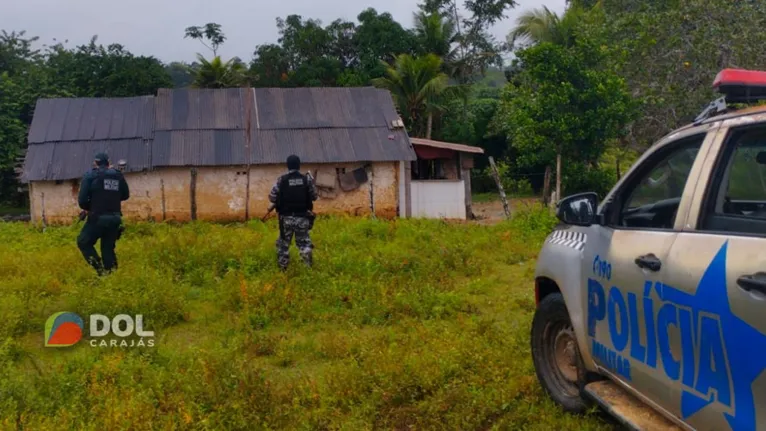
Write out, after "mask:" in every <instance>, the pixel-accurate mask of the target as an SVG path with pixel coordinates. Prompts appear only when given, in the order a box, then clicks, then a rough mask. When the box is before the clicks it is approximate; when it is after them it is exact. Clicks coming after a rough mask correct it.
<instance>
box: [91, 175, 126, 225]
mask: <svg viewBox="0 0 766 431" xmlns="http://www.w3.org/2000/svg"><path fill="white" fill-rule="evenodd" d="M121 178H122V174H120V173H119V172H117V171H116V170H114V169H99V170H98V172H97V173H96V178H94V179H93V182H92V183H91V185H90V193H91V195H90V212H91V213H93V214H95V215H98V214H107V213H119V212H120V211H121V210H122V207H121V203H122V199H121V197H122V194H121V193H120V179H121Z"/></svg>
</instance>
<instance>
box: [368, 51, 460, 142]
mask: <svg viewBox="0 0 766 431" xmlns="http://www.w3.org/2000/svg"><path fill="white" fill-rule="evenodd" d="M442 66H443V62H442V59H441V58H439V56H437V55H436V54H427V55H424V56H420V57H413V56H411V55H409V54H401V55H399V56H398V57H396V61H395V62H394V65H393V66H390V65H388V64H386V73H385V76H384V77H382V78H376V79H374V80H373V85H375V86H376V87H378V88H383V89H386V90H388V91H390V92H391V95H392V97H393V98H394V101H395V102H396V104H397V106H398V107H399V112H401V113H402V114H403V115H405V116H406V117H407V119H408V120H409V122H410V125H411V126H412V127H413V129H414V128H415V127H418V131H419V132H421V133H418V134H420V135H421V136H422V131H423V130H422V129H423V125H422V119H423V116H426V125H425V137H426V139H431V130H432V128H433V114H434V113H436V112H439V111H442V110H443V109H444V106H443V105H442V101H443V100H444V99H445V98H446V97H447V96H449V95H451V94H450V93H460V92H461V91H464V90H463V89H462V87H455V86H450V85H449V77H448V76H447V74H446V73H444V72H443V71H442Z"/></svg>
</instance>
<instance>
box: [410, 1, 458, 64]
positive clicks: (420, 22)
mask: <svg viewBox="0 0 766 431" xmlns="http://www.w3.org/2000/svg"><path fill="white" fill-rule="evenodd" d="M414 32H415V36H416V37H417V40H418V54H420V55H425V54H436V55H437V56H439V57H440V58H441V59H442V61H443V62H444V63H445V64H451V63H452V62H453V61H455V59H457V57H458V52H457V47H456V46H455V43H456V42H457V40H458V38H457V26H456V23H455V20H454V19H453V18H451V17H449V16H444V15H443V14H442V13H440V12H431V13H425V12H423V11H420V12H418V13H416V14H415V28H414Z"/></svg>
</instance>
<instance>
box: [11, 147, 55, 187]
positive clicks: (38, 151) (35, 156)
mask: <svg viewBox="0 0 766 431" xmlns="http://www.w3.org/2000/svg"><path fill="white" fill-rule="evenodd" d="M54 147H55V145H54V144H47V145H30V146H28V147H27V154H26V157H25V158H24V169H23V172H22V174H21V178H20V179H21V182H22V183H27V182H29V181H40V180H45V179H49V177H48V167H49V166H50V164H51V161H52V160H53V149H54Z"/></svg>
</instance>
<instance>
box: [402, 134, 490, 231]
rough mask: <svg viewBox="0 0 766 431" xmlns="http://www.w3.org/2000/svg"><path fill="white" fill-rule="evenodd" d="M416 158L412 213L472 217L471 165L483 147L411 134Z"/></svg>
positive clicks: (432, 216)
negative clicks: (416, 136) (423, 137)
mask: <svg viewBox="0 0 766 431" xmlns="http://www.w3.org/2000/svg"><path fill="white" fill-rule="evenodd" d="M410 142H411V143H412V145H413V147H414V148H415V153H416V154H417V160H415V161H413V162H412V168H411V169H412V182H411V185H410V187H409V188H410V193H411V198H410V202H411V214H412V216H413V217H427V218H451V219H466V218H469V217H472V215H473V211H472V209H471V207H472V202H471V169H473V166H474V163H473V158H474V155H476V154H484V149H482V148H480V147H473V146H469V145H462V144H453V143H449V142H440V141H433V140H430V139H421V138H410Z"/></svg>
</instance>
